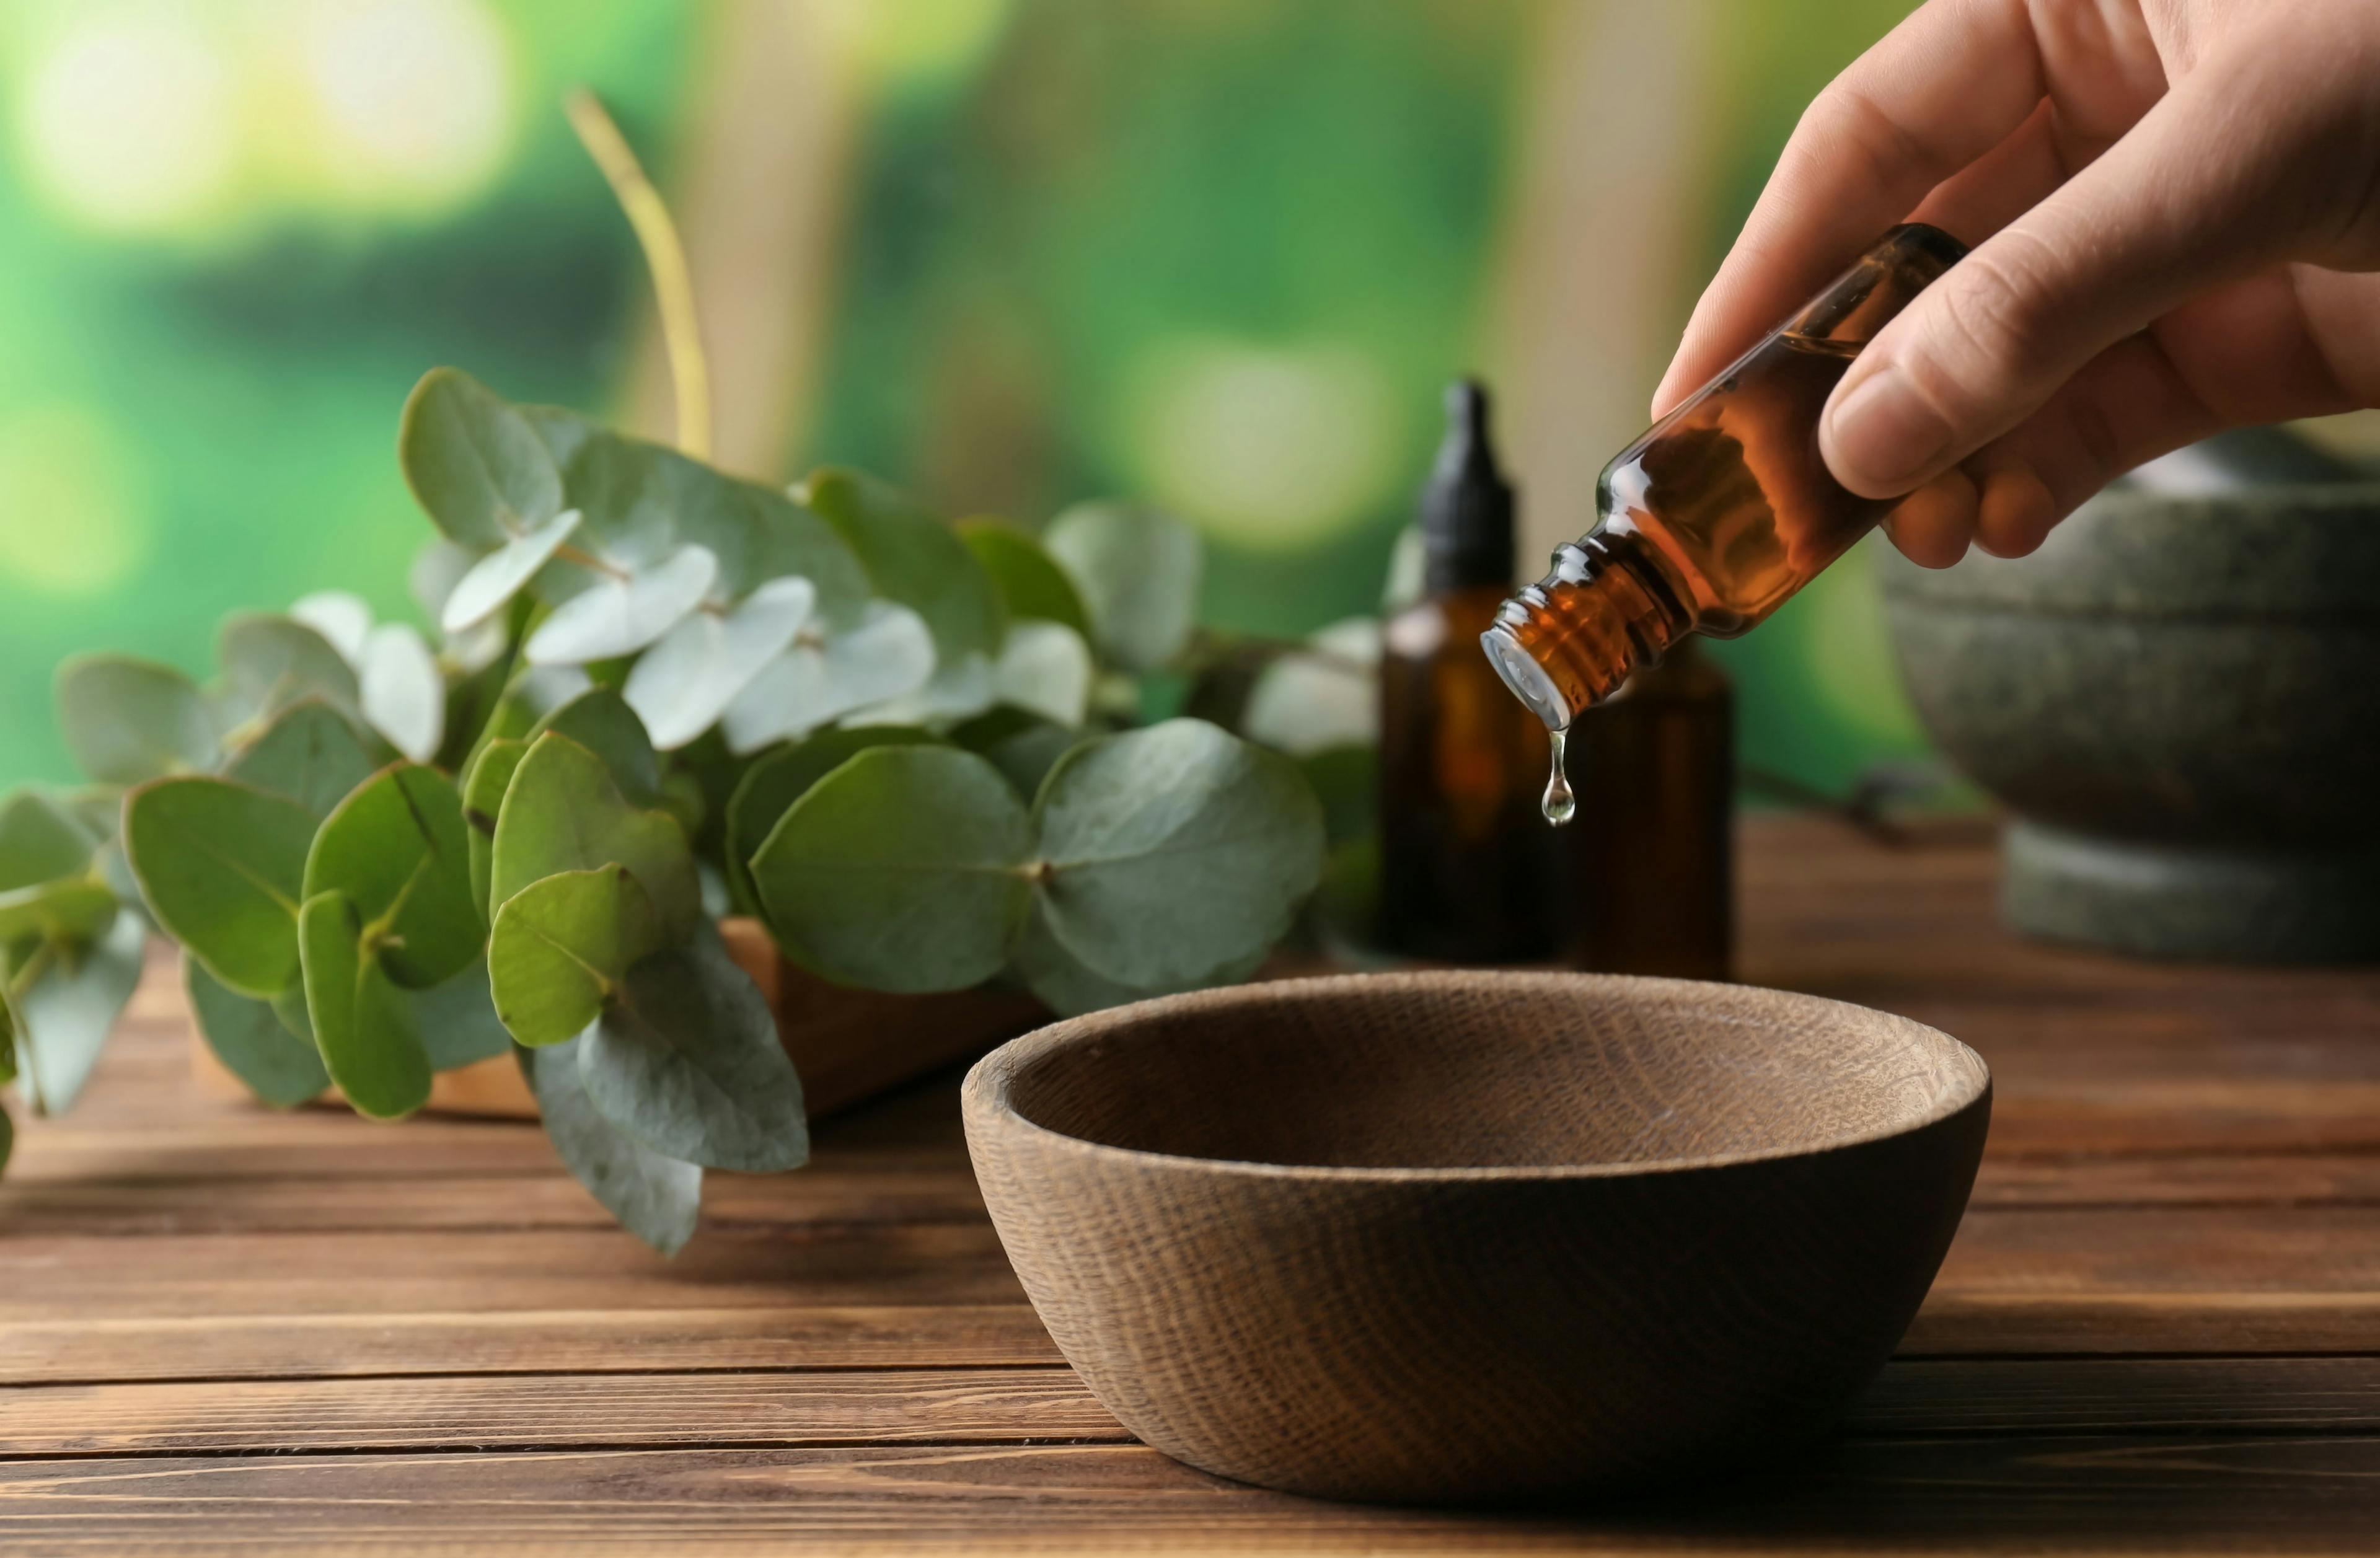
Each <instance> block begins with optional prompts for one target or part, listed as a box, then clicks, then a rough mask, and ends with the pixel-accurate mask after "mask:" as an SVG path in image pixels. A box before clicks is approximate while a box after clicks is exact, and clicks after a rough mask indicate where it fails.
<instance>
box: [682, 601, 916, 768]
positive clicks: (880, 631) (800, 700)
mask: <svg viewBox="0 0 2380 1558" xmlns="http://www.w3.org/2000/svg"><path fill="white" fill-rule="evenodd" d="M803 639H805V640H807V639H808V635H807V634H806V635H804V636H803ZM933 674H934V639H933V635H932V634H930V633H929V632H928V631H927V630H926V623H925V619H924V618H922V617H920V616H919V615H917V613H916V612H913V611H911V610H909V609H908V608H907V607H906V606H897V605H894V604H893V603H891V602H889V601H872V602H870V603H868V611H867V614H866V615H865V616H864V617H863V618H862V619H861V621H860V624H859V626H858V627H855V628H853V629H851V630H850V631H849V632H846V633H832V634H829V635H827V636H826V638H825V639H824V640H823V641H822V642H808V641H797V642H796V643H795V645H794V647H793V648H791V649H789V650H787V651H785V652H784V653H783V654H782V655H780V656H779V657H778V658H777V659H775V660H773V661H771V663H769V664H768V665H766V666H764V667H763V668H762V669H761V671H760V673H759V675H758V676H754V677H753V678H752V680H751V682H750V684H749V685H747V687H746V688H744V690H743V691H742V692H740V693H738V694H737V695H736V697H735V701H733V702H731V703H730V704H729V705H728V706H727V709H726V712H725V719H726V723H727V745H728V748H729V749H730V750H732V751H734V752H735V753H737V754H738V755H741V754H743V753H746V752H757V751H759V749H761V748H763V747H766V746H768V745H769V744H771V742H775V741H785V740H799V739H800V738H801V737H803V736H807V735H808V734H809V733H810V732H811V731H813V730H817V729H819V728H820V727H821V726H824V725H828V724H833V723H834V722H835V721H837V720H839V719H842V718H843V717H844V715H846V714H849V713H852V712H855V711H857V710H860V709H864V708H867V707H868V705H870V704H873V703H881V702H884V701H885V700H888V699H893V698H898V697H900V696H902V695H903V694H905V693H910V692H914V691H916V690H917V688H921V687H923V686H925V685H926V682H927V680H928V678H929V677H930V676H932V675H933ZM887 723H891V722H887Z"/></svg>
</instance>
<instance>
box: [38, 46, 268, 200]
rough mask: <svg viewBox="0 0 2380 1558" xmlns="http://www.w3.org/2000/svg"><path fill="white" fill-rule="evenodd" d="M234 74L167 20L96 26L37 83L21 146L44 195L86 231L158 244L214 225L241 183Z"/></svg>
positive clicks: (45, 67) (219, 56)
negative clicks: (180, 229) (197, 222)
mask: <svg viewBox="0 0 2380 1558" xmlns="http://www.w3.org/2000/svg"><path fill="white" fill-rule="evenodd" d="M17 128H18V137H19V140H20V141H21V142H22V145H23V150H24V155H25V160H26V162H27V164H29V166H30V170H31V172H32V175H33V179H34V182H35V184H36V185H37V186H38V187H39V188H40V189H41V190H42V193H43V194H45V195H46V196H47V197H48V198H49V199H50V200H51V201H53V202H54V203H55V205H56V206H57V207H58V208H59V209H60V210H61V212H62V213H65V214H66V215H67V216H68V217H70V218H72V219H74V220H75V221H77V222H78V223H79V224H81V225H86V226H91V227H97V228H101V229H103V230H112V231H117V232H151V231H156V230H158V229H162V228H168V227H174V226H178V225H184V224H186V223H188V222H190V221H192V220H194V219H196V218H199V217H202V216H204V215H206V214H207V213H209V212H210V210H211V209H212V207H213V206H214V205H215V204H216V203H217V202H218V201H220V200H221V199H222V198H223V196H224V194H225V191H226V189H228V188H229V187H230V185H231V183H232V180H233V176H234V175H235V174H236V172H237V164H238V160H239V134H238V124H237V105H236V103H234V92H233V86H232V70H231V67H230V65H229V62H228V61H227V60H226V58H225V55H224V53H223V52H222V50H221V49H219V48H218V47H217V45H216V43H215V42H214V41H213V40H212V39H211V38H210V37H208V36H207V35H206V34H205V33H203V32H201V31H200V30H198V29H197V28H195V27H193V26H192V25H190V23H189V21H188V20H187V19H186V18H183V17H180V16H176V15H174V14H172V13H168V12H164V11H127V12H101V13H93V14H86V15H84V16H82V17H79V18H75V19H74V20H72V21H70V22H68V23H67V24H66V25H64V26H62V27H61V28H60V29H59V30H57V31H56V32H55V33H54V34H53V35H51V36H50V37H49V38H48V39H47V40H46V41H45V46H44V47H43V48H42V51H41V53H40V54H39V55H38V56H37V57H36V58H35V59H34V60H33V61H32V62H31V65H30V68H29V70H28V71H27V74H26V79H25V89H24V94H23V96H22V97H21V98H20V99H19V103H18V119H17Z"/></svg>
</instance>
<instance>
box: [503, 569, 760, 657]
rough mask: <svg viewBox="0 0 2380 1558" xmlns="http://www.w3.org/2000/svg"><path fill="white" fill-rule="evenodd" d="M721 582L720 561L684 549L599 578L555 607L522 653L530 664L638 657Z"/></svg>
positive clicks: (529, 639) (530, 636) (532, 635)
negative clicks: (621, 573) (641, 651)
mask: <svg viewBox="0 0 2380 1558" xmlns="http://www.w3.org/2000/svg"><path fill="white" fill-rule="evenodd" d="M718 577H719V560H718V559H717V558H715V557H713V556H712V555H711V554H710V552H709V551H708V550H707V549H705V548H703V547H699V546H681V547H679V548H678V549H677V550H676V551H674V552H673V553H671V554H669V555H668V556H666V557H663V558H662V559H661V560H660V561H659V562H656V563H654V564H652V565H651V566H649V567H641V568H638V569H637V571H636V572H634V573H630V574H625V575H620V576H605V577H602V578H598V579H596V580H595V582H594V583H592V584H591V585H589V587H588V588H587V589H585V590H581V591H579V592H578V593H577V594H576V595H573V596H571V597H570V599H568V600H566V601H565V602H563V603H561V604H560V605H558V606H556V607H554V608H553V615H551V616H549V617H547V618H546V619H545V620H544V621H543V622H542V623H540V624H539V625H538V627H537V630H536V631H535V632H533V633H531V634H530V635H529V638H528V646H527V648H526V649H525V650H524V651H523V652H524V653H525V654H526V655H527V656H528V662H529V663H530V664H532V665H583V664H585V663H588V662H589V661H595V660H611V659H614V658H616V657H618V656H620V655H624V654H634V653H636V652H637V651H638V650H640V649H643V648H644V647H645V646H646V645H648V644H650V643H651V642H652V641H653V640H655V639H659V638H660V637H661V636H662V634H664V633H666V632H668V631H669V630H670V629H671V628H673V627H676V626H677V625H678V623H679V622H680V621H682V620H684V618H685V616H686V614H687V613H688V612H690V611H693V610H694V609H695V608H696V607H698V606H699V605H700V604H701V603H702V599H703V597H704V596H705V595H707V594H709V593H710V586H711V584H712V582H713V581H714V580H715V579H716V578H718Z"/></svg>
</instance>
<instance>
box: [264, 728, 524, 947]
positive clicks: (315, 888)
mask: <svg viewBox="0 0 2380 1558" xmlns="http://www.w3.org/2000/svg"><path fill="white" fill-rule="evenodd" d="M470 860H471V856H470V845H469V840H468V829H467V828H466V826H465V824H464V822H463V800H462V797H461V796H459V795H457V794H456V793H455V785H454V784H453V782H452V781H450V780H449V779H447V777H446V776H445V775H444V774H443V773H439V772H438V771H437V770H436V769H434V768H423V767H421V766H419V764H415V763H399V764H397V765H396V766H395V767H393V768H389V769H385V770H383V772H382V773H379V774H378V775H377V776H375V777H374V778H373V779H372V780H371V782H370V784H367V785H364V786H363V787H361V788H360V789H358V790H357V791H356V793H355V794H353V795H351V796H349V797H347V798H346V800H343V801H341V802H340V803H339V805H338V809H336V810H334V811H333V812H332V813H331V815H330V816H329V817H328V818H326V819H325V820H324V821H323V822H322V831H321V832H320V833H318V834H315V836H314V843H313V847H312V849H311V850H310V852H309V853H308V855H307V857H306V874H305V881H304V887H305V898H306V899H307V900H308V901H310V900H312V899H313V898H314V897H316V896H317V895H321V894H323V893H335V894H337V895H340V896H341V897H342V898H344V899H345V900H346V901H347V902H349V903H350V904H352V905H353V906H354V907H355V908H356V910H357V911H358V913H359V914H361V915H362V916H363V918H364V920H365V922H366V923H368V924H369V925H370V927H371V928H372V931H373V935H374V940H375V942H376V943H377V944H378V947H379V955H380V958H381V960H382V962H383V964H384V965H385V966H386V968H387V971H388V975H389V977H390V978H391V979H393V980H395V981H396V982H397V983H398V984H401V985H406V986H407V987H410V988H412V989H415V990H421V989H427V988H428V987H429V986H431V985H434V984H437V983H439V982H440V981H442V980H447V979H450V978H452V977H453V976H454V975H455V974H456V973H458V972H460V971H461V970H462V969H464V968H468V967H470V965H471V964H472V963H473V962H475V961H477V960H478V958H479V955H480V948H481V946H482V945H483V944H484V942H485V934H486V932H485V923H484V921H482V920H481V919H480V903H479V900H478V899H477V898H476V897H474V896H473V895H472V892H471V863H470Z"/></svg>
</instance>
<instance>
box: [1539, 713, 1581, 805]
mask: <svg viewBox="0 0 2380 1558" xmlns="http://www.w3.org/2000/svg"><path fill="white" fill-rule="evenodd" d="M1569 741H1570V726H1568V725H1563V726H1561V727H1560V729H1558V730H1556V731H1555V732H1554V733H1553V748H1554V763H1553V773H1551V774H1550V775H1548V777H1547V779H1546V799H1545V813H1546V821H1547V822H1551V823H1552V824H1553V825H1554V826H1555V827H1557V828H1559V827H1560V826H1561V825H1562V824H1563V823H1565V822H1569V821H1570V820H1571V819H1572V818H1573V817H1575V816H1577V815H1578V797H1577V796H1575V795H1573V794H1572V793H1571V787H1570V776H1569V775H1568V774H1566V773H1563V772H1562V749H1563V748H1564V747H1566V746H1567V745H1568V744H1569Z"/></svg>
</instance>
